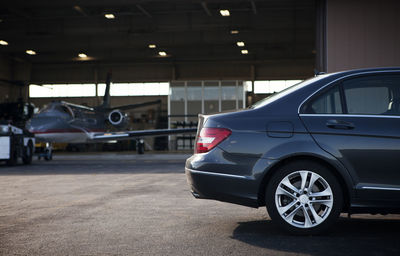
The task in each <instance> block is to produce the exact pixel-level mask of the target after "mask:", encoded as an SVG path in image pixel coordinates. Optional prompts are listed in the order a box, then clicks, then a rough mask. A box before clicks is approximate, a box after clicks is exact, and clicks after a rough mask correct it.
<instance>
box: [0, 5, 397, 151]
mask: <svg viewBox="0 0 400 256" xmlns="http://www.w3.org/2000/svg"><path fill="white" fill-rule="evenodd" d="M4 7H5V8H2V10H1V13H0V31H1V38H0V40H1V44H0V54H1V56H0V66H1V71H0V76H1V81H0V86H1V91H2V94H1V95H0V102H12V101H16V100H17V99H20V98H22V99H23V100H25V101H30V102H32V103H34V104H35V105H36V107H38V108H42V107H43V106H44V105H45V104H47V103H49V102H50V101H52V100H62V101H66V102H71V103H74V104H83V105H85V106H91V107H93V106H97V105H100V104H101V103H102V96H103V95H104V90H105V89H104V88H105V86H104V84H105V80H106V76H107V74H108V73H109V72H111V73H112V83H113V86H112V88H111V106H120V105H124V104H137V103H144V102H151V101H155V100H161V101H162V102H161V104H159V106H158V105H153V106H146V107H142V108H138V109H135V110H131V111H128V112H127V113H128V114H129V115H130V120H131V121H130V125H129V127H127V129H130V130H131V129H149V128H171V127H178V126H179V127H181V126H184V127H185V126H195V125H196V118H197V117H196V116H197V114H199V113H205V114H209V113H217V112H221V111H225V110H230V109H240V108H245V107H247V106H249V105H251V104H253V103H254V102H256V101H258V100H260V99H262V98H264V97H266V96H267V95H269V94H271V93H274V92H277V91H279V90H282V89H283V88H286V87H288V86H290V85H292V84H294V83H297V82H299V81H301V80H304V79H307V78H309V77H311V76H313V75H314V74H315V73H316V72H334V71H339V70H344V69H351V68H362V67H372V66H396V65H399V59H400V53H399V51H398V47H397V45H399V43H400V39H399V36H398V33H397V31H398V29H399V18H398V17H399V15H398V12H399V11H398V10H399V9H400V8H399V4H398V3H397V1H391V0H387V1H382V2H376V1H372V0H369V1H363V3H362V5H361V6H360V3H359V2H357V1H344V0H343V1H318V0H305V1H295V0H283V1H282V0H267V1H261V0H234V1H226V0H208V1H201V0H190V1H180V0H172V1H171V0H168V1H167V0H164V1H163V0H159V1H153V0H146V1H145V0H137V1H136V0H135V1H125V0H102V1H64V0H63V1H56V2H55V1H49V0H38V1H29V2H26V1H12V2H11V1H9V2H7V3H6V4H5V5H4ZM383 31H384V32H383ZM161 119H162V120H163V121H160V120H161ZM182 143H184V144H185V143H189V144H190V143H192V142H191V141H189V142H187V141H186V142H185V141H184V142H182ZM175 144H176V143H175ZM174 148H177V145H174Z"/></svg>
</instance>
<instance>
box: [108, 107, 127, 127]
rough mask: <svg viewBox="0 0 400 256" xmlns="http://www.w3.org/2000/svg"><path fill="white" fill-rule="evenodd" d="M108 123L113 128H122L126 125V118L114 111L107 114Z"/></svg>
mask: <svg viewBox="0 0 400 256" xmlns="http://www.w3.org/2000/svg"><path fill="white" fill-rule="evenodd" d="M108 121H109V122H110V124H112V125H114V126H123V125H125V124H126V123H127V121H128V116H127V114H125V113H123V112H121V111H120V110H118V109H115V110H113V111H111V112H110V113H109V114H108Z"/></svg>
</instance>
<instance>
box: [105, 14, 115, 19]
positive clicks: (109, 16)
mask: <svg viewBox="0 0 400 256" xmlns="http://www.w3.org/2000/svg"><path fill="white" fill-rule="evenodd" d="M104 17H106V19H109V20H113V19H115V15H114V14H112V13H106V14H104Z"/></svg>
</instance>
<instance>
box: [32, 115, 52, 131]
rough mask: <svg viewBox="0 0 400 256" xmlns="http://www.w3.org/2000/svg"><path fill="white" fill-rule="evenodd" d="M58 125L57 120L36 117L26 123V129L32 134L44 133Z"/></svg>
mask: <svg viewBox="0 0 400 256" xmlns="http://www.w3.org/2000/svg"><path fill="white" fill-rule="evenodd" d="M57 123H58V120H57V118H54V117H40V116H36V117H33V118H32V119H30V120H29V121H28V122H27V123H26V126H25V128H26V129H27V130H28V131H29V132H31V133H42V132H46V131H47V130H49V129H54V127H56V126H57Z"/></svg>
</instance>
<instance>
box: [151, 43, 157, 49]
mask: <svg viewBox="0 0 400 256" xmlns="http://www.w3.org/2000/svg"><path fill="white" fill-rule="evenodd" d="M156 47H157V46H156V45H155V44H149V48H150V49H154V48H156Z"/></svg>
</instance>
